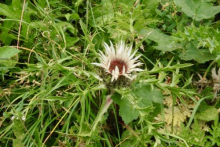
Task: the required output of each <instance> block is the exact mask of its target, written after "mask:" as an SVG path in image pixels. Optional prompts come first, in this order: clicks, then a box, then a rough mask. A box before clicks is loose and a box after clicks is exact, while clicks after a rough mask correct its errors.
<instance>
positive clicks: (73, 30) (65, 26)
mask: <svg viewBox="0 0 220 147" xmlns="http://www.w3.org/2000/svg"><path fill="white" fill-rule="evenodd" d="M55 26H56V27H60V28H61V29H62V30H64V31H66V30H69V31H70V32H71V33H72V34H76V33H77V32H78V30H77V29H76V28H74V27H73V25H72V24H70V23H68V22H64V21H63V22H58V23H56V24H55Z"/></svg>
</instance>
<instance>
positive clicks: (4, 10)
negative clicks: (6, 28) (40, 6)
mask: <svg viewBox="0 0 220 147" xmlns="http://www.w3.org/2000/svg"><path fill="white" fill-rule="evenodd" d="M20 14H21V10H16V11H15V10H14V9H13V7H11V6H8V5H5V4H2V3H0V15H4V16H7V17H9V18H13V19H20Z"/></svg>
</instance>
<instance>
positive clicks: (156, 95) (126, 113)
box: [112, 84, 163, 124]
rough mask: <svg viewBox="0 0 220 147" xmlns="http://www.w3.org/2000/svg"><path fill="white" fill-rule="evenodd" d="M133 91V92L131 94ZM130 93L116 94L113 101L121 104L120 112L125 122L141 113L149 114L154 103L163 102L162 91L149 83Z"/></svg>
mask: <svg viewBox="0 0 220 147" xmlns="http://www.w3.org/2000/svg"><path fill="white" fill-rule="evenodd" d="M130 93H131V94H130ZM130 93H129V94H125V95H123V96H122V98H121V96H120V95H119V94H114V96H113V97H112V99H113V101H114V102H115V103H116V104H118V105H119V106H120V109H119V114H120V116H121V117H122V119H123V121H124V122H125V124H128V123H130V122H131V121H133V120H135V119H137V118H138V116H139V115H140V114H142V115H148V114H149V113H150V111H151V110H152V106H153V103H152V102H155V103H160V104H161V103H162V102H163V95H162V93H161V92H160V91H159V90H158V89H157V88H156V87H154V89H152V88H151V86H150V85H149V84H145V85H138V86H136V87H135V88H134V89H133V90H131V91H130Z"/></svg>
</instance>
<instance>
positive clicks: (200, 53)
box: [179, 42, 216, 63]
mask: <svg viewBox="0 0 220 147" xmlns="http://www.w3.org/2000/svg"><path fill="white" fill-rule="evenodd" d="M195 44H197V43H196V42H192V43H191V42H190V43H188V44H187V45H186V46H185V49H183V50H182V52H181V53H180V54H179V57H180V58H181V59H182V60H186V61H188V60H195V61H197V62H199V63H205V62H207V61H210V60H214V59H215V57H216V56H215V55H213V54H211V53H210V52H209V50H208V49H199V48H197V47H196V45H195Z"/></svg>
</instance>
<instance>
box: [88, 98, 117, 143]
mask: <svg viewBox="0 0 220 147" xmlns="http://www.w3.org/2000/svg"><path fill="white" fill-rule="evenodd" d="M111 96H112V94H110V95H107V96H106V99H105V100H103V102H102V106H101V108H100V110H99V113H98V115H97V117H96V118H95V121H94V122H93V124H92V128H91V131H90V133H89V136H91V135H92V133H93V132H94V131H95V129H96V127H97V125H98V123H99V122H100V121H101V119H102V116H103V115H104V114H105V113H106V112H107V110H108V108H109V106H111V104H112V102H113V100H112V99H111ZM89 142H90V139H89V140H88V141H87V143H86V144H89Z"/></svg>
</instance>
